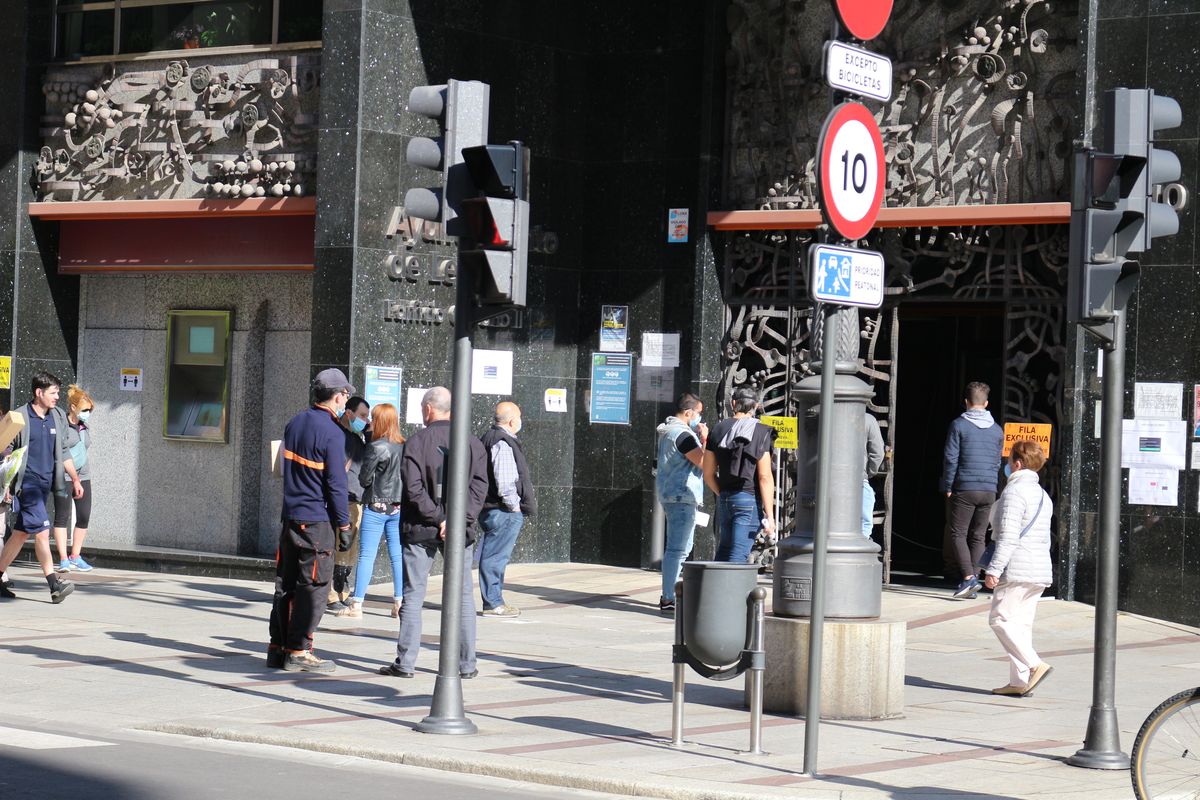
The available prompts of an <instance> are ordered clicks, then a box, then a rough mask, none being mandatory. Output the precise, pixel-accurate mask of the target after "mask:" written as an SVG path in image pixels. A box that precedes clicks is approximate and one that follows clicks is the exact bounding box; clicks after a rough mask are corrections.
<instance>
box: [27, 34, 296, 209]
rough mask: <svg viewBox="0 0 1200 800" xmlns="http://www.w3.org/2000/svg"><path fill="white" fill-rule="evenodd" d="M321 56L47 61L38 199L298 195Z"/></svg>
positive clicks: (37, 170)
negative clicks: (149, 62) (93, 63)
mask: <svg viewBox="0 0 1200 800" xmlns="http://www.w3.org/2000/svg"><path fill="white" fill-rule="evenodd" d="M319 59H320V57H319V55H318V54H316V53H306V54H299V55H292V56H287V57H271V58H262V59H257V60H255V61H251V62H248V63H228V64H220V63H205V64H191V63H189V62H187V61H184V60H173V61H170V62H167V63H165V64H163V65H161V66H160V67H157V68H154V69H143V68H140V65H139V68H138V69H136V70H135V69H132V68H131V67H132V66H133V65H130V64H119V65H111V64H110V65H105V66H100V67H79V66H71V67H52V68H51V69H50V70H48V72H47V74H46V77H45V80H44V82H43V84H42V91H43V93H44V95H45V98H46V113H45V115H44V116H43V117H42V125H43V127H42V140H43V142H44V146H43V147H42V151H41V157H40V158H39V160H38V162H37V165H36V167H35V171H36V175H35V180H36V183H37V193H38V198H39V199H40V200H134V199H145V198H156V199H157V198H194V197H213V198H230V199H233V198H250V197H284V196H301V195H304V194H305V193H306V192H310V191H311V189H312V185H313V178H314V177H315V173H316V143H317V128H316V119H317V116H316V114H317V98H318V87H319V82H320V60H319Z"/></svg>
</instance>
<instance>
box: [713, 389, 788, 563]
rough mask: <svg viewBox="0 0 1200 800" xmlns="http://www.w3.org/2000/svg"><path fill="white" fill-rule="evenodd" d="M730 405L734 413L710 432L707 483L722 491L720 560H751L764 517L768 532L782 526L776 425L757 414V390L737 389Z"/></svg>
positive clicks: (719, 505) (719, 501) (717, 492)
mask: <svg viewBox="0 0 1200 800" xmlns="http://www.w3.org/2000/svg"><path fill="white" fill-rule="evenodd" d="M730 406H731V408H732V410H733V417H731V418H730V419H723V420H721V421H720V422H718V423H717V424H716V425H714V426H713V429H712V431H711V432H710V433H709V435H708V442H707V444H706V445H705V448H706V449H705V453H704V483H705V485H706V486H708V488H709V490H711V491H712V493H713V494H715V495H717V519H718V521H719V524H720V526H721V539H720V543H719V544H718V546H717V556H716V560H717V561H728V562H731V563H734V564H745V563H746V562H747V561H748V560H749V557H750V550H751V548H752V547H753V545H754V538H755V536H757V535H758V530H759V527H760V525H759V521H760V519H761V522H762V526H761V527H762V528H763V529H764V530H766V531H767V532H768V533H773V532H774V531H775V530H776V522H775V474H774V472H773V471H772V465H771V448H772V446H773V444H774V441H775V429H774V428H771V427H770V426H768V425H763V424H762V423H761V422H759V421H758V420H756V419H755V418H754V412H755V411H757V410H758V395H757V393H756V392H755V391H754V390H753V389H748V388H742V389H738V390H737V391H735V392H734V393H733V400H732V401H731V402H730ZM756 489H757V496H756V495H755V490H756Z"/></svg>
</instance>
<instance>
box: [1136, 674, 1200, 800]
mask: <svg viewBox="0 0 1200 800" xmlns="http://www.w3.org/2000/svg"><path fill="white" fill-rule="evenodd" d="M1129 771H1130V777H1131V779H1132V780H1133V792H1134V794H1135V795H1136V796H1137V798H1138V800H1167V799H1168V798H1173V799H1174V798H1200V688H1196V689H1188V690H1187V691H1183V692H1180V693H1179V694H1177V695H1175V696H1174V697H1168V698H1167V699H1166V700H1164V701H1163V702H1162V703H1160V704H1159V706H1158V708H1156V709H1154V710H1153V711H1151V712H1150V716H1148V717H1146V721H1145V722H1143V723H1142V728H1141V730H1139V731H1138V735H1137V738H1136V739H1134V740H1133V756H1132V758H1131V759H1130V763H1129Z"/></svg>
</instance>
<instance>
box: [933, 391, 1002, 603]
mask: <svg viewBox="0 0 1200 800" xmlns="http://www.w3.org/2000/svg"><path fill="white" fill-rule="evenodd" d="M990 391H991V389H990V388H989V387H988V385H987V384H986V383H980V382H978V381H973V382H971V383H968V384H967V391H966V398H965V399H964V400H963V405H965V406H966V411H964V412H963V413H962V414H960V415H959V416H958V417H957V418H956V419H955V420H954V422H952V423H950V431H949V433H948V434H947V435H946V451H945V458H944V466H943V469H942V491H943V492H945V493H946V497H947V498H949V503H948V509H949V512H948V513H949V515H950V539H951V542H952V544H953V545H954V554H955V556H956V557H957V560H958V568H959V573H960V574H961V575H962V582H961V583H959V584H958V588H957V589H955V590H954V597H955V598H957V599H960V600H961V599H964V598H972V597H974V596H975V595H976V594H977V593H978V592H979V587H980V583H979V579H978V578H977V577H976V576H975V572H976V569H975V562H976V561H978V560H979V557H980V556H981V555H982V554H983V546H984V544H983V543H984V537H985V536H986V535H987V526H988V515H989V514H990V512H991V510H992V504H993V503H995V502H996V482H997V478H998V476H999V473H1000V459H1001V453H1002V452H1003V450H1004V431H1003V429H1001V427H1000V426H999V425H997V424H996V420H994V419H992V415H991V413H990V412H989V411H988V410H987V406H988V393H989V392H990Z"/></svg>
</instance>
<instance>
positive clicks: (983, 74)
mask: <svg viewBox="0 0 1200 800" xmlns="http://www.w3.org/2000/svg"><path fill="white" fill-rule="evenodd" d="M830 14H831V12H830V5H829V3H828V2H826V0H790V2H782V3H761V2H757V0H734V2H733V3H731V5H730V7H729V11H728V17H727V23H728V34H729V39H728V50H727V53H726V65H727V102H728V105H727V111H726V122H727V150H726V175H725V190H724V195H725V198H724V204H725V206H726V207H727V208H763V209H803V208H813V207H815V206H816V175H815V170H814V156H815V153H816V147H817V139H818V135H819V132H820V127H821V124H822V122H823V120H824V118H825V116H826V114H827V112H828V110H829V97H830V94H829V90H828V89H827V88H826V87H825V86H824V83H823V81H822V79H821V64H820V61H821V54H822V45H823V43H824V40H825V39H826V38H827V34H828V32H829V29H830V24H831V16H830ZM1076 26H1077V17H1076V12H1075V9H1074V8H1073V7H1071V6H1067V5H1066V4H1061V5H1060V4H1057V3H1056V4H1051V3H1049V2H1046V0H921V1H917V0H897V2H896V6H895V9H894V11H893V14H892V21H891V23H890V24H889V26H888V28H887V29H886V30H885V31H884V33H883V34H882V35H881V36H880V37H879V38H877V39H876V40H874V41H873V42H872V43H871V47H872V49H875V50H878V51H879V52H882V53H884V54H886V55H888V56H889V57H890V58H891V59H892V60H893V63H894V65H895V77H896V83H895V85H894V90H893V96H892V100H891V101H889V102H888V103H886V104H880V103H875V102H871V101H868V102H867V106H868V107H869V108H871V109H873V110H874V111H875V112H876V117H877V119H878V121H879V123H880V128H881V131H882V134H883V137H884V146H885V151H886V152H885V154H886V160H887V162H888V176H887V186H886V193H885V198H886V199H885V203H886V204H887V205H889V206H902V205H920V206H930V205H945V204H973V203H1007V202H1021V201H1030V202H1034V201H1047V200H1058V199H1062V198H1064V197H1066V195H1067V191H1068V187H1067V185H1066V169H1067V164H1068V160H1069V157H1070V152H1071V136H1072V131H1073V130H1074V129H1075V128H1076V127H1077V126H1076V124H1075V122H1074V120H1075V116H1076V109H1075V106H1076V102H1075V91H1076V87H1075V71H1076V69H1077V63H1078V61H1077V49H1076V42H1075V32H1076ZM812 240H813V233H812V232H808V231H754V232H748V233H738V234H730V235H729V236H728V238H727V239H726V250H725V258H724V264H723V270H722V272H723V274H722V281H723V292H724V295H725V301H726V303H727V304H728V305H729V308H728V310H727V323H728V324H727V326H726V336H725V340H724V342H723V355H724V359H725V360H724V365H723V366H724V371H723V376H722V386H721V392H722V397H721V399H722V400H726V399H727V398H728V396H729V395H730V394H731V392H732V389H733V388H734V387H736V386H741V385H747V384H748V385H752V386H754V387H756V388H758V389H759V390H760V392H761V394H762V396H763V401H764V410H765V412H766V413H776V414H788V413H792V412H794V408H795V406H794V403H793V401H792V400H791V398H790V397H789V396H788V393H787V391H786V388H787V387H789V386H792V385H794V384H795V382H796V381H797V380H798V379H799V378H800V377H802V376H803V375H804V374H806V373H807V372H808V363H809V342H808V339H809V320H810V317H811V311H810V308H809V305H808V300H807V287H806V285H805V276H806V273H807V269H806V264H805V256H806V253H807V246H808V244H809V243H811V242H812ZM868 243H869V245H870V246H871V247H873V248H875V249H879V250H882V251H884V253H885V255H886V256H887V263H888V277H887V285H888V294H889V295H890V296H891V297H890V298H889V300H888V301H887V302H886V303H885V307H884V308H883V309H881V310H880V311H879V312H872V313H863V314H862V315H861V316H860V319H861V330H860V335H861V344H862V348H861V351H860V354H861V356H862V358H863V363H862V366H861V367H860V370H859V377H861V378H863V379H864V380H866V381H868V382H869V383H871V384H872V386H873V387H874V388H875V390H876V394H875V400H874V402H873V403H871V404H870V409H871V410H872V411H873V412H874V413H876V414H877V415H879V416H880V417H881V422H882V423H883V425H884V429H885V430H884V433H885V437H886V438H887V439H888V441H889V443H890V442H892V441H894V430H892V427H893V423H894V405H895V396H896V386H897V381H896V377H897V376H896V370H897V364H896V360H895V355H896V348H897V344H898V338H897V337H898V324H899V322H898V316H897V314H896V312H895V302H896V300H897V299H898V298H899V297H901V296H909V295H916V296H948V297H953V298H955V299H956V300H958V301H961V302H972V301H981V302H1003V303H1005V304H1006V308H1007V310H1008V315H1007V316H1008V319H1007V321H1006V342H1007V345H1006V347H1007V354H1008V355H1007V362H1006V364H1007V367H1006V369H1007V372H1006V377H1005V395H1004V399H1003V402H1004V415H1005V416H1006V417H1007V418H1010V419H1027V420H1034V421H1043V420H1044V419H1046V418H1053V417H1057V416H1058V413H1059V410H1060V409H1059V404H1060V402H1061V369H1062V364H1063V360H1064V357H1065V354H1064V349H1063V348H1064V342H1063V341H1062V330H1063V309H1062V300H1061V297H1062V292H1063V288H1064V285H1065V264H1066V245H1067V239H1066V232H1065V229H1063V228H1060V227H1056V226H1034V227H1017V228H990V229H989V228H966V229H908V230H883V231H876V232H875V233H873V234H872V235H871V237H870V240H869V242H868ZM785 457H786V458H789V459H790V458H791V455H790V454H788V455H786V456H785ZM789 467H790V465H789ZM785 474H790V469H789V468H788V467H785ZM788 516H789V515H788V514H786V512H785V520H786V519H787V517H788Z"/></svg>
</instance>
